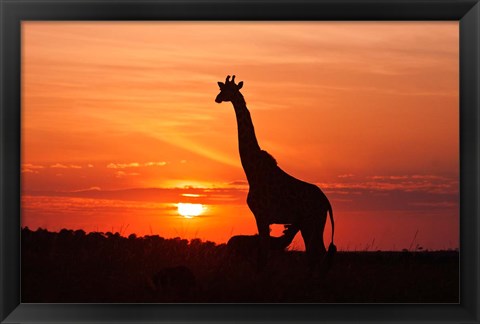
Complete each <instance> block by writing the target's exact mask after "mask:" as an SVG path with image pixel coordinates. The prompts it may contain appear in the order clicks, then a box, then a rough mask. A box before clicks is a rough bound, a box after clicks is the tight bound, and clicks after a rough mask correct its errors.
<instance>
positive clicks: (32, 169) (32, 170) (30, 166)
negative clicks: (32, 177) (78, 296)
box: [21, 163, 45, 173]
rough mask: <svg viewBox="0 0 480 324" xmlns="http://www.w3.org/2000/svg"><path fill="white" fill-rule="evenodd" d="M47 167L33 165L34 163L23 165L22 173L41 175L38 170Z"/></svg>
mask: <svg viewBox="0 0 480 324" xmlns="http://www.w3.org/2000/svg"><path fill="white" fill-rule="evenodd" d="M44 168H45V167H44V166H43V165H37V164H32V163H24V164H22V168H21V169H22V171H21V172H25V173H39V171H38V170H40V169H44Z"/></svg>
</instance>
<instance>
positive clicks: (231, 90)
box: [215, 76, 243, 103]
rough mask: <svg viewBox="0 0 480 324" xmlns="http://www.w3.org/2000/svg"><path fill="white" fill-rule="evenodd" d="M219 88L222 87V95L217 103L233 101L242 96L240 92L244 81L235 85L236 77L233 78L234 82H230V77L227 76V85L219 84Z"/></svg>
mask: <svg viewBox="0 0 480 324" xmlns="http://www.w3.org/2000/svg"><path fill="white" fill-rule="evenodd" d="M218 86H219V87H220V93H219V94H218V95H217V98H215V102H216V103H221V102H223V101H232V100H233V99H235V97H237V96H238V95H239V94H240V91H239V90H240V89H241V88H242V87H243V81H240V82H239V83H238V84H235V76H233V77H232V81H230V76H227V78H226V79H225V83H223V82H218Z"/></svg>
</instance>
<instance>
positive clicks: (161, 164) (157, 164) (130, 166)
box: [107, 161, 167, 169]
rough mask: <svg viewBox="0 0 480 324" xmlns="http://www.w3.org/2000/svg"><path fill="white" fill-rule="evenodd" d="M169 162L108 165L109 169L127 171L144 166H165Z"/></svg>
mask: <svg viewBox="0 0 480 324" xmlns="http://www.w3.org/2000/svg"><path fill="white" fill-rule="evenodd" d="M165 165H167V162H164V161H160V162H145V163H139V162H131V163H110V164H108V165H107V168H108V169H127V168H139V167H142V166H145V167H151V166H165Z"/></svg>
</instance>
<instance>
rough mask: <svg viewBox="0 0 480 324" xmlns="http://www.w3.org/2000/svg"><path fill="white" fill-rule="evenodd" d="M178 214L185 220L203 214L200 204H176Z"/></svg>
mask: <svg viewBox="0 0 480 324" xmlns="http://www.w3.org/2000/svg"><path fill="white" fill-rule="evenodd" d="M177 208H178V213H179V214H180V215H182V216H184V217H186V218H192V217H193V216H198V215H200V214H201V213H203V210H204V207H203V205H202V204H189V203H178V204H177Z"/></svg>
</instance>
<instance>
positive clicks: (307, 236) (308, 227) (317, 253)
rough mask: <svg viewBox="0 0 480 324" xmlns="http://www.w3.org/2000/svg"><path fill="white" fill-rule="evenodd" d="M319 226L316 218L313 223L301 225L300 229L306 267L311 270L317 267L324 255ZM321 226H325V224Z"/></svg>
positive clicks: (319, 223)
mask: <svg viewBox="0 0 480 324" xmlns="http://www.w3.org/2000/svg"><path fill="white" fill-rule="evenodd" d="M321 225H322V224H321V222H320V220H319V219H318V218H317V219H316V220H315V221H312V222H308V224H303V226H302V227H301V229H300V232H301V233H302V237H303V241H304V242H305V250H306V254H307V260H308V266H309V267H310V268H312V269H313V268H314V267H315V266H316V265H318V263H319V261H320V260H321V258H322V256H324V255H325V253H326V249H325V245H324V243H323V227H322V226H321ZM323 225H324V226H325V224H323Z"/></svg>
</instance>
